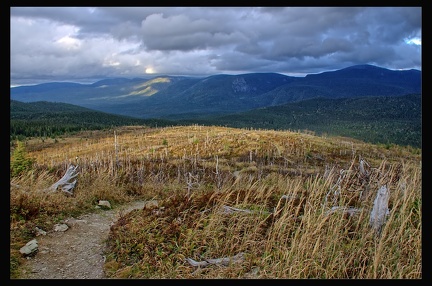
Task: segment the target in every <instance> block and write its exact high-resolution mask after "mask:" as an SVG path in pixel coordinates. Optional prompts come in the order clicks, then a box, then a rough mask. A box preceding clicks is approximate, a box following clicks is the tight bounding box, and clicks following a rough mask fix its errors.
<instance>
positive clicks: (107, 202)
mask: <svg viewBox="0 0 432 286" xmlns="http://www.w3.org/2000/svg"><path fill="white" fill-rule="evenodd" d="M98 206H100V207H105V208H108V209H110V208H111V204H110V203H109V201H102V200H100V201H99V204H98Z"/></svg>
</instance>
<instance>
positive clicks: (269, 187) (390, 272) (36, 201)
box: [10, 125, 422, 279]
mask: <svg viewBox="0 0 432 286" xmlns="http://www.w3.org/2000/svg"><path fill="white" fill-rule="evenodd" d="M20 144H22V145H20ZM22 147H24V148H25V150H23V149H22ZM16 148H21V149H20V150H21V151H20V153H19V154H20V156H21V158H25V159H24V160H22V161H24V162H29V161H30V162H32V164H31V166H30V167H28V166H27V165H25V166H26V168H24V170H23V171H22V172H19V173H12V170H13V169H12V168H11V182H10V183H11V186H10V236H11V240H10V241H11V245H10V254H11V256H10V276H11V277H12V278H18V277H20V275H21V267H22V261H23V259H24V258H23V257H22V256H21V255H20V253H19V249H20V247H22V246H23V245H24V244H25V243H26V242H28V241H29V240H30V239H32V238H33V237H34V236H35V235H36V234H35V231H34V229H35V226H38V227H40V228H46V229H49V228H50V227H52V226H53V225H54V224H55V223H57V222H58V221H61V220H62V219H64V218H65V217H68V216H76V215H79V214H81V213H85V212H90V211H94V206H95V204H96V203H97V201H98V200H108V201H109V202H110V203H111V205H112V206H113V207H117V206H119V205H121V204H123V203H126V202H128V201H133V200H137V199H144V200H148V201H149V202H150V201H151V202H153V203H152V204H148V205H147V206H146V207H144V208H143V209H140V210H134V211H132V212H130V213H128V214H123V215H122V216H121V217H120V219H119V220H118V222H117V223H116V224H115V225H113V226H112V227H111V231H110V234H109V237H108V239H107V241H106V244H107V250H106V262H105V266H104V270H105V273H106V275H107V276H108V277H109V278H182V279H183V278H290V279H301V278H318V279H331V278H357V279H360V278H402V279H419V278H422V236H421V234H422V231H421V230H422V196H421V191H422V162H421V149H418V148H414V147H410V146H407V147H406V146H400V145H395V144H392V145H388V146H384V145H373V144H370V143H365V142H362V141H358V140H355V139H350V138H344V137H328V136H316V135H313V134H308V133H305V132H303V133H302V132H293V131H270V130H253V129H240V128H228V127H215V126H199V125H190V126H172V127H158V128H148V127H145V126H129V127H116V128H115V129H111V130H99V131H85V132H79V133H76V134H75V135H73V136H72V135H71V136H68V137H64V138H62V139H61V140H59V141H58V142H55V143H53V142H43V141H41V140H39V139H27V140H25V141H24V142H22V143H18V142H16V141H15V142H13V144H11V162H13V160H14V157H15V156H17V155H16V154H17V152H16V151H15V150H16ZM23 152H24V153H23ZM70 165H74V166H76V165H77V166H78V169H77V170H78V171H79V175H78V176H77V177H76V179H77V181H78V183H77V185H76V187H75V189H74V191H73V195H68V194H67V193H64V192H53V193H46V192H44V191H41V190H45V189H46V188H47V187H49V186H50V185H52V184H53V183H54V182H55V181H57V180H59V179H60V178H61V177H62V175H63V174H64V173H65V171H66V170H67V168H68V167H69V166H70ZM11 167H12V166H11ZM383 186H385V187H386V188H387V189H388V191H389V201H388V214H387V215H386V217H385V222H384V223H383V225H382V227H380V229H379V230H376V229H374V228H373V227H372V226H371V222H370V219H371V211H372V209H373V207H374V200H375V198H376V196H377V192H378V190H379V189H380V188H381V187H383ZM235 257H236V258H238V259H234V258H235ZM239 257H240V258H239ZM230 258H231V260H229V259H230ZM212 259H215V260H212ZM222 260H224V261H225V262H226V261H228V262H226V263H210V262H214V261H222ZM205 261H206V262H205ZM200 264H203V266H201V267H200V266H196V265H200ZM204 264H206V265H204Z"/></svg>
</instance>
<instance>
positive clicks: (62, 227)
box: [54, 223, 69, 232]
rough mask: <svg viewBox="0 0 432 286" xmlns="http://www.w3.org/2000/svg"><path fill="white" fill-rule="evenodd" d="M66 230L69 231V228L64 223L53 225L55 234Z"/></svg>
mask: <svg viewBox="0 0 432 286" xmlns="http://www.w3.org/2000/svg"><path fill="white" fill-rule="evenodd" d="M68 229H69V227H68V226H67V224H64V223H62V224H56V225H54V231H56V232H58V231H62V232H64V231H66V230H68Z"/></svg>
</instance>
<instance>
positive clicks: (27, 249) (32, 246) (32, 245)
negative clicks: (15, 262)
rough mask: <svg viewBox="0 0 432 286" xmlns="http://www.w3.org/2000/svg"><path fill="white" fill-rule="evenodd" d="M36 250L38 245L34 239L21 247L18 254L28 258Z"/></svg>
mask: <svg viewBox="0 0 432 286" xmlns="http://www.w3.org/2000/svg"><path fill="white" fill-rule="evenodd" d="M37 250H38V243H37V240H36V239H33V240H30V241H29V242H27V244H26V245H24V246H23V247H21V249H20V253H21V254H23V255H25V256H28V255H30V254H33V253H35V252H36V251H37Z"/></svg>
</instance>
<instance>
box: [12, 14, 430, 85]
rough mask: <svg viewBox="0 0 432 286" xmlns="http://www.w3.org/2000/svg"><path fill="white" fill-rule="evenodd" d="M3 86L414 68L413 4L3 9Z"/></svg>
mask: <svg viewBox="0 0 432 286" xmlns="http://www.w3.org/2000/svg"><path fill="white" fill-rule="evenodd" d="M10 13H11V84H14V83H19V81H20V79H25V78H27V79H29V80H30V79H38V78H40V79H42V78H43V79H46V78H52V79H53V80H54V79H57V80H60V79H64V80H73V79H78V78H93V77H106V76H131V77H132V76H134V77H135V76H141V75H144V74H146V73H147V74H149V73H164V74H177V75H179V74H183V75H210V74H218V73H227V74H230V73H231V74H235V73H246V72H278V73H284V74H307V73H317V72H321V71H324V70H333V69H339V68H344V67H347V66H350V65H354V64H375V65H379V66H382V67H386V68H390V69H410V68H416V69H421V36H422V26H421V25H422V19H421V7H197V8H195V7H11V10H10Z"/></svg>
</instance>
